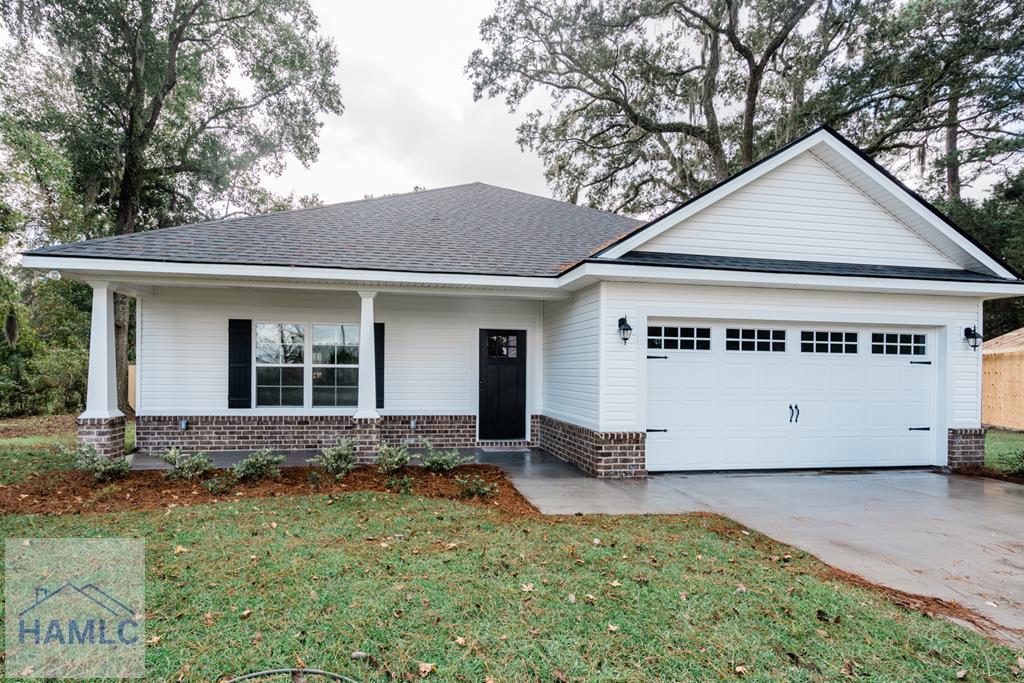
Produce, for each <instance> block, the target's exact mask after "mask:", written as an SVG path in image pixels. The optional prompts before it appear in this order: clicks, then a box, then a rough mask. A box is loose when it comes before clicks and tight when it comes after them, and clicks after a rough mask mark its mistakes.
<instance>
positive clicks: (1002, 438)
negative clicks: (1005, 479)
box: [985, 429, 1024, 470]
mask: <svg viewBox="0 0 1024 683" xmlns="http://www.w3.org/2000/svg"><path fill="white" fill-rule="evenodd" d="M1019 451H1024V432H1004V431H1001V430H998V429H989V430H988V431H986V432H985V465H986V466H987V467H991V468H993V469H997V470H1003V469H1006V467H1007V460H1008V459H1009V458H1010V456H1012V455H1014V454H1015V453H1018V452H1019Z"/></svg>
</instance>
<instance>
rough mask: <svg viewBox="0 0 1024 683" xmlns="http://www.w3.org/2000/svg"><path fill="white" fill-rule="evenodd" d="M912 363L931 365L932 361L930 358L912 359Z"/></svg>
mask: <svg viewBox="0 0 1024 683" xmlns="http://www.w3.org/2000/svg"><path fill="white" fill-rule="evenodd" d="M910 364H911V365H931V364H932V362H931V361H930V360H912V361H910Z"/></svg>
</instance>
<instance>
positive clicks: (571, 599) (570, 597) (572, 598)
mask: <svg viewBox="0 0 1024 683" xmlns="http://www.w3.org/2000/svg"><path fill="white" fill-rule="evenodd" d="M567 599H568V600H569V602H571V603H573V604H576V594H575V593H569V595H568V598H567Z"/></svg>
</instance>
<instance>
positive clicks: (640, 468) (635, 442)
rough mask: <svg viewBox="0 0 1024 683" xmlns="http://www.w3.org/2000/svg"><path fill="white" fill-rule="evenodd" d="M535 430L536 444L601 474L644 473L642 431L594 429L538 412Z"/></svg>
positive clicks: (581, 467)
mask: <svg viewBox="0 0 1024 683" xmlns="http://www.w3.org/2000/svg"><path fill="white" fill-rule="evenodd" d="M538 427H539V429H538V430H537V431H536V432H535V434H537V436H536V437H535V438H536V439H537V445H538V446H540V447H541V448H543V449H544V450H546V451H547V452H548V453H551V454H552V455H554V456H556V457H559V458H561V459H562V460H567V461H568V462H571V463H572V464H573V465H576V467H579V468H580V469H581V470H583V471H584V472H586V473H587V474H589V475H591V476H592V477H602V478H617V479H622V478H637V477H646V476H647V461H646V455H645V453H644V440H645V438H646V436H647V435H646V434H644V433H643V432H597V431H594V430H593V429H588V428H586V427H580V426H579V425H574V424H570V423H568V422H562V421H561V420H556V419H554V418H553V417H548V416H546V415H541V416H540V419H539V420H538Z"/></svg>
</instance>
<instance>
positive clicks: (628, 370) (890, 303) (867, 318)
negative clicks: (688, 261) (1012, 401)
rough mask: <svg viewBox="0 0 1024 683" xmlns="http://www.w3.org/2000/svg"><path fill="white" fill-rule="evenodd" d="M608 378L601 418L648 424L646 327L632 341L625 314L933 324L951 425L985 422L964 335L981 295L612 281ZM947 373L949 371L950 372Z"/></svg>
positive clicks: (976, 367) (975, 357) (606, 324)
mask: <svg viewBox="0 0 1024 683" xmlns="http://www.w3.org/2000/svg"><path fill="white" fill-rule="evenodd" d="M603 291H604V307H603V310H604V314H603V315H604V320H603V322H602V323H601V329H602V334H603V335H604V336H605V344H604V349H605V350H604V364H605V368H606V371H605V375H604V378H603V381H604V383H605V386H604V388H603V392H602V406H601V424H600V428H601V429H602V430H606V431H626V430H634V429H645V428H646V426H647V425H646V424H645V422H644V416H643V415H642V410H643V408H642V404H643V400H644V399H643V395H644V392H643V389H642V387H641V377H640V374H641V373H640V364H641V363H644V362H645V360H644V359H645V358H646V348H645V345H646V339H645V336H646V329H638V330H637V332H636V333H635V334H634V335H633V338H634V339H635V340H636V341H635V343H634V342H630V344H629V345H627V346H624V345H623V344H622V342H621V341H618V333H617V332H616V321H617V320H618V319H619V318H620V317H621V316H623V315H626V316H629V318H630V320H636V321H637V324H636V325H634V328H639V327H641V326H642V325H644V324H645V321H646V319H647V317H648V316H650V317H658V316H671V317H683V318H701V319H717V320H727V319H744V320H755V319H756V320H776V321H785V322H789V321H792V322H805V321H806V322H812V321H818V322H836V323H841V322H850V323H854V322H856V323H864V324H872V323H875V324H879V325H888V326H893V325H913V326H919V327H927V328H932V329H933V330H934V332H935V334H934V335H933V338H934V339H935V342H934V343H935V344H936V345H937V346H938V345H941V346H942V347H944V348H937V349H936V350H937V351H938V352H939V354H938V356H937V361H938V364H939V368H938V370H939V372H940V375H939V381H938V384H939V387H938V398H939V401H940V402H941V404H942V408H943V412H944V413H945V415H946V420H947V422H948V426H949V427H977V426H979V424H980V421H981V391H980V376H981V360H980V357H981V354H980V353H979V352H978V351H974V350H972V349H971V348H970V347H969V346H968V345H967V344H966V343H965V342H964V341H963V330H964V328H965V327H970V326H973V325H980V324H981V308H980V304H979V300H978V299H974V298H970V297H947V296H927V295H909V294H906V295H904V294H873V293H855V292H819V291H810V290H788V289H751V288H747V287H704V286H694V285H655V284H634V283H624V282H609V283H605V284H604V286H603ZM942 373H944V374H945V376H943V374H942Z"/></svg>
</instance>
